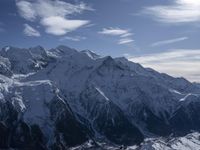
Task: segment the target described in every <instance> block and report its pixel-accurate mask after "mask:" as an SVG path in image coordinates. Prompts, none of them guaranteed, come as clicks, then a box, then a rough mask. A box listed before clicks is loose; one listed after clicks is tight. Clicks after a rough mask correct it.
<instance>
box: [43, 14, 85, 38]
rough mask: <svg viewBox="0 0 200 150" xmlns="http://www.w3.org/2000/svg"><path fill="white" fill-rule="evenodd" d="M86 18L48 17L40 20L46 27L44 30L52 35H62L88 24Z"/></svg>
mask: <svg viewBox="0 0 200 150" xmlns="http://www.w3.org/2000/svg"><path fill="white" fill-rule="evenodd" d="M88 23H89V21H87V20H68V19H65V18H63V17H59V16H56V17H55V16H54V17H48V18H45V19H43V20H42V21H41V24H42V25H43V26H45V27H46V32H47V33H50V34H53V35H64V34H66V33H68V32H71V31H74V30H76V29H78V28H80V27H81V26H84V25H86V24H88Z"/></svg>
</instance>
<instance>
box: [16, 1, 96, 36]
mask: <svg viewBox="0 0 200 150" xmlns="http://www.w3.org/2000/svg"><path fill="white" fill-rule="evenodd" d="M16 5H17V8H18V11H19V14H20V16H21V17H23V18H24V19H26V20H27V21H32V22H39V23H40V24H41V25H43V26H44V27H45V30H46V32H47V33H49V34H52V35H57V36H60V35H64V34H66V33H68V32H72V31H74V30H77V29H79V28H80V27H83V26H84V25H86V24H88V23H89V22H90V21H89V20H76V19H71V16H72V15H75V14H82V13H83V12H84V11H86V10H87V11H92V10H93V9H92V8H91V7H89V6H87V5H86V4H85V3H82V2H81V3H78V4H71V3H68V2H65V1H61V0H55V1H54V0H35V1H25V0H17V1H16ZM69 18H70V19H69Z"/></svg>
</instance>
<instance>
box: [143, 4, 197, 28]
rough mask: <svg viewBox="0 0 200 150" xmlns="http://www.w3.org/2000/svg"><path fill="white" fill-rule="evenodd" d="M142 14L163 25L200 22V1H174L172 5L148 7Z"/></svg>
mask: <svg viewBox="0 0 200 150" xmlns="http://www.w3.org/2000/svg"><path fill="white" fill-rule="evenodd" d="M142 13H144V14H148V15H151V16H153V17H154V19H155V20H157V21H159V22H163V23H176V24H180V23H190V22H200V0H174V1H172V4H171V5H157V6H150V7H146V8H145V9H144V10H143V12H142Z"/></svg>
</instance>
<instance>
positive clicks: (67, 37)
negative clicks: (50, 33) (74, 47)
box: [60, 36, 86, 42]
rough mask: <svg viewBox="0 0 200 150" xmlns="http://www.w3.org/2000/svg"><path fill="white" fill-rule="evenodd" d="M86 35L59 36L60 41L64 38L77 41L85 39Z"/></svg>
mask: <svg viewBox="0 0 200 150" xmlns="http://www.w3.org/2000/svg"><path fill="white" fill-rule="evenodd" d="M85 39H86V37H83V36H73V37H72V36H65V37H62V38H60V41H65V40H70V41H74V42H78V41H81V40H85Z"/></svg>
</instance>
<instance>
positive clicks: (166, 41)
mask: <svg viewBox="0 0 200 150" xmlns="http://www.w3.org/2000/svg"><path fill="white" fill-rule="evenodd" d="M187 39H188V37H180V38H175V39H170V40H164V41H158V42H155V43H153V44H151V47H157V46H163V45H168V44H173V43H177V42H181V41H184V40H187Z"/></svg>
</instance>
